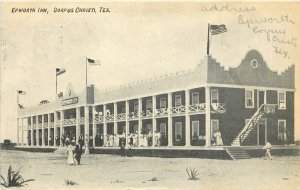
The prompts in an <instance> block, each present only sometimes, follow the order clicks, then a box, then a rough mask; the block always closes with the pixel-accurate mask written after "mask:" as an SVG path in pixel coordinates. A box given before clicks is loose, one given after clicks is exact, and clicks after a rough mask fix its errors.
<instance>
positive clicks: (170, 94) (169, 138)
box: [168, 92, 173, 146]
mask: <svg viewBox="0 0 300 190" xmlns="http://www.w3.org/2000/svg"><path fill="white" fill-rule="evenodd" d="M171 111H172V93H171V92H170V93H168V146H173V130H172V127H173V124H172V117H171Z"/></svg>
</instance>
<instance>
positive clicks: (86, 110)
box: [84, 106, 90, 154]
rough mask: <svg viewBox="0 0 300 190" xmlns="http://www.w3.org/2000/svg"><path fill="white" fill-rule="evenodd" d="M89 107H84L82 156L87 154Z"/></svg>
mask: <svg viewBox="0 0 300 190" xmlns="http://www.w3.org/2000/svg"><path fill="white" fill-rule="evenodd" d="M89 111H90V109H89V106H84V118H85V119H84V132H85V137H84V141H85V142H84V143H85V152H84V154H89V142H90V114H89Z"/></svg>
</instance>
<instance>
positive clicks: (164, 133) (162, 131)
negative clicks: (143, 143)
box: [159, 123, 167, 137]
mask: <svg viewBox="0 0 300 190" xmlns="http://www.w3.org/2000/svg"><path fill="white" fill-rule="evenodd" d="M159 132H160V134H161V136H162V137H166V136H167V124H166V123H160V130H159Z"/></svg>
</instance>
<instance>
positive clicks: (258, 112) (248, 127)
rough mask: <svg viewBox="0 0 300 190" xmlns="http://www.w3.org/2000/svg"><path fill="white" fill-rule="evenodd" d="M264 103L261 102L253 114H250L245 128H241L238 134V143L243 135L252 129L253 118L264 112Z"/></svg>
mask: <svg viewBox="0 0 300 190" xmlns="http://www.w3.org/2000/svg"><path fill="white" fill-rule="evenodd" d="M264 106H265V105H264V104H262V105H261V106H260V107H259V109H258V110H257V111H256V112H255V114H254V115H253V116H252V118H251V119H250V121H249V122H248V123H247V125H246V126H247V127H246V129H245V128H244V129H242V131H241V134H240V135H239V141H240V145H241V144H242V139H243V138H244V137H245V135H246V134H247V132H248V131H250V130H251V129H252V125H253V124H255V123H254V120H255V118H257V117H258V116H259V115H260V114H261V113H262V112H264V109H263V107H264Z"/></svg>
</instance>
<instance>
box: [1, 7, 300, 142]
mask: <svg viewBox="0 0 300 190" xmlns="http://www.w3.org/2000/svg"><path fill="white" fill-rule="evenodd" d="M223 6H227V8H224V9H223V10H221V9H222V7H223ZM77 7H81V8H95V10H96V13H93V12H92V13H75V12H74V13H67V12H64V13H62V12H54V10H55V9H56V10H58V9H60V10H62V9H64V8H66V9H72V8H73V10H74V11H75V10H76V8H77ZM99 7H105V8H109V10H110V12H105V13H104V12H99V9H100V8H99ZM13 8H36V10H37V9H38V8H47V11H48V14H47V13H39V12H37V11H36V12H35V13H20V12H15V13H12V9H13ZM233 8H234V9H233ZM208 10H210V11H208ZM297 10H299V5H298V4H291V3H290V4H280V3H278V4H277V3H272V4H268V5H263V4H262V3H258V4H246V3H236V4H229V3H219V4H215V3H208V4H204V3H89V4H87V3H64V4H63V3H2V4H1V9H0V14H1V15H0V19H1V20H0V21H1V22H0V23H1V24H0V27H1V33H0V34H1V55H0V58H1V61H0V65H1V80H0V85H1V126H0V127H1V131H0V140H1V141H2V140H3V139H5V138H9V139H13V140H14V141H15V140H16V101H17V98H16V96H17V95H16V90H24V91H26V93H27V95H26V96H20V99H19V101H20V104H22V105H24V106H25V107H29V106H33V105H38V104H39V102H40V101H41V100H45V99H46V100H49V101H51V100H54V98H55V68H57V67H58V68H66V73H65V74H63V75H60V76H59V77H58V91H64V90H65V88H66V86H67V84H68V82H71V83H72V85H73V86H74V88H75V91H77V92H81V91H82V90H83V88H84V86H85V63H86V58H87V57H88V58H92V59H97V60H100V62H101V66H90V67H88V83H89V84H96V88H98V89H106V88H109V87H113V86H117V85H121V84H124V83H129V82H132V81H136V80H142V79H147V78H152V77H154V76H159V75H164V74H168V73H173V72H177V71H181V70H188V69H191V68H194V67H196V66H197V64H199V63H200V62H201V60H202V59H203V57H204V56H205V55H206V46H207V27H208V23H210V24H217V25H219V24H225V25H226V28H227V32H226V33H223V34H220V35H216V36H213V37H212V39H211V49H210V51H211V55H212V57H213V58H215V59H216V60H217V61H218V62H219V63H221V65H223V66H224V67H225V69H228V68H229V67H236V66H238V65H239V64H240V62H241V61H242V59H243V58H244V57H245V55H246V54H247V52H248V51H249V50H251V49H257V50H258V51H259V52H261V54H262V56H263V58H264V60H265V61H266V63H267V64H268V66H269V68H270V69H271V70H273V71H277V72H278V73H281V72H284V70H286V69H287V68H288V67H289V66H291V65H292V64H294V65H296V69H297V70H298V71H299V69H298V65H299V63H298V60H299V55H297V54H298V52H299V48H298V45H299V43H297V39H300V36H299V35H300V32H299V30H300V29H299V22H300V19H299V14H297V13H298V12H297ZM274 36H275V37H274ZM296 73H297V72H296ZM296 80H297V81H299V79H298V77H297V79H296ZM297 93H298V92H297ZM296 97H297V96H296ZM298 97H299V96H298ZM297 101H298V100H297ZM298 133H299V132H298ZM299 137H300V135H299ZM299 139H300V138H299Z"/></svg>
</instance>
